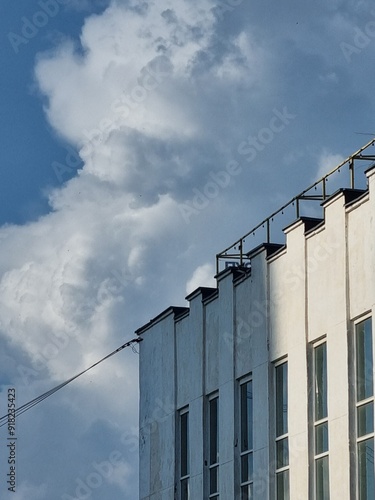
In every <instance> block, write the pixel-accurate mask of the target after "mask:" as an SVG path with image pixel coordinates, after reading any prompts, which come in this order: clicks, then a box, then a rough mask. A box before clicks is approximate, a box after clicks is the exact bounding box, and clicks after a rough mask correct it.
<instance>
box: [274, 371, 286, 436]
mask: <svg viewBox="0 0 375 500" xmlns="http://www.w3.org/2000/svg"><path fill="white" fill-rule="evenodd" d="M287 432H288V365H287V363H283V364H282V365H279V366H277V367H276V436H282V435H283V434H286V433H287Z"/></svg>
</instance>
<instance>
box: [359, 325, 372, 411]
mask: <svg viewBox="0 0 375 500" xmlns="http://www.w3.org/2000/svg"><path fill="white" fill-rule="evenodd" d="M356 348H357V349H356V354H357V401H362V400H363V399H367V398H369V397H371V396H373V394H374V388H373V360H372V331H371V319H368V320H366V321H363V322H362V323H359V324H358V325H357V327H356Z"/></svg>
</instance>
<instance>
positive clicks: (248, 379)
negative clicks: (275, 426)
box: [238, 374, 254, 499]
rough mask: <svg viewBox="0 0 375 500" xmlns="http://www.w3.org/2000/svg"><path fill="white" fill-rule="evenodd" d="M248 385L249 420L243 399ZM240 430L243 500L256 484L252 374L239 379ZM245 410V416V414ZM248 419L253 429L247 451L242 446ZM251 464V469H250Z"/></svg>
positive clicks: (241, 493) (239, 460)
mask: <svg viewBox="0 0 375 500" xmlns="http://www.w3.org/2000/svg"><path fill="white" fill-rule="evenodd" d="M248 384H251V396H252V397H251V400H252V404H251V415H250V419H249V415H248V406H247V401H246V406H245V407H244V404H243V402H244V399H243V393H242V391H243V387H245V386H247V385H248ZM238 401H239V405H238V409H239V412H238V430H239V433H238V435H239V439H238V463H239V483H238V484H239V498H240V499H242V498H244V497H243V495H245V494H246V493H245V492H246V490H247V491H248V490H249V489H250V491H253V488H254V486H253V484H254V384H253V376H252V374H249V375H246V376H244V377H241V378H240V379H238ZM244 410H245V414H244ZM245 419H246V426H247V429H248V426H249V424H250V426H251V427H250V428H251V443H250V444H248V445H247V447H246V449H242V444H243V432H244V428H243V427H244V425H243V422H244V420H245ZM246 457H247V460H249V459H250V462H249V461H248V462H247V474H246V476H247V477H246V478H245V479H244V470H245V469H244V468H243V461H244V458H246ZM249 463H250V467H249Z"/></svg>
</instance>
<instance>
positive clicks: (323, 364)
mask: <svg viewBox="0 0 375 500" xmlns="http://www.w3.org/2000/svg"><path fill="white" fill-rule="evenodd" d="M314 367H315V421H317V420H321V419H322V418H325V417H327V415H328V409H327V345H326V343H324V344H320V345H318V346H317V347H315V348H314Z"/></svg>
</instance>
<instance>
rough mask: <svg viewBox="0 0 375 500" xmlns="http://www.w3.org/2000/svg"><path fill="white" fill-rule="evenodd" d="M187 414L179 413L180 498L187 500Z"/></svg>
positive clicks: (188, 471)
mask: <svg viewBox="0 0 375 500" xmlns="http://www.w3.org/2000/svg"><path fill="white" fill-rule="evenodd" d="M189 455H190V451H189V412H188V411H187V410H184V411H183V412H180V497H181V500H189V473H190V464H189V461H190V457H189Z"/></svg>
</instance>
